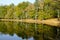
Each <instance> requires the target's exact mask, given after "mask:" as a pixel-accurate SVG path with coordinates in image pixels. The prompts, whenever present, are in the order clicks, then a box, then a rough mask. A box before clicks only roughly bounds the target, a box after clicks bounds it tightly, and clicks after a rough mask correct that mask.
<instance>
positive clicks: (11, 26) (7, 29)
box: [0, 22, 57, 40]
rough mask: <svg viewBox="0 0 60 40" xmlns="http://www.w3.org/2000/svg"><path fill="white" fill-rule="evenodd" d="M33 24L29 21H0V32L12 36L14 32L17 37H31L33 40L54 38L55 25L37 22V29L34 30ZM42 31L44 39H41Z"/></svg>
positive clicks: (52, 39)
mask: <svg viewBox="0 0 60 40" xmlns="http://www.w3.org/2000/svg"><path fill="white" fill-rule="evenodd" d="M26 26H27V27H26ZM34 26H35V24H29V23H22V24H21V23H20V22H0V32H1V33H3V34H9V35H11V36H13V35H14V34H16V35H17V36H18V37H21V38H22V39H27V40H28V39H29V38H31V37H33V38H34V40H54V39H55V36H56V29H57V28H55V27H51V26H48V25H43V27H44V28H42V24H40V25H39V24H37V29H36V30H35V27H34ZM43 33H44V39H43V37H42V36H43Z"/></svg>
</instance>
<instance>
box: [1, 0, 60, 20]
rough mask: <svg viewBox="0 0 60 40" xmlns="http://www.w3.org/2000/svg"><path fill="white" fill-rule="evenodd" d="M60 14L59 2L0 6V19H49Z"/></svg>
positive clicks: (45, 1)
mask: <svg viewBox="0 0 60 40" xmlns="http://www.w3.org/2000/svg"><path fill="white" fill-rule="evenodd" d="M59 12H60V0H44V1H39V0H37V1H35V2H34V3H30V2H28V1H27V2H22V3H19V4H18V5H14V4H13V3H12V4H10V5H0V18H7V19H21V18H22V19H26V18H28V19H35V16H36V17H37V19H40V20H42V19H50V18H57V17H58V16H59V15H60V14H59V15H58V13H59Z"/></svg>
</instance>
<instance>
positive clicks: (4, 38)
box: [0, 34, 33, 40]
mask: <svg viewBox="0 0 60 40" xmlns="http://www.w3.org/2000/svg"><path fill="white" fill-rule="evenodd" d="M0 40H22V38H20V37H18V36H17V35H16V34H14V36H10V35H8V34H6V35H4V34H0ZM24 40H26V39H24ZM28 40H33V38H30V39H28Z"/></svg>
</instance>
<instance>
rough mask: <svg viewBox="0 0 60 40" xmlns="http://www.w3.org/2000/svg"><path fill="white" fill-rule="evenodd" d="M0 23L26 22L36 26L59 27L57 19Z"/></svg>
mask: <svg viewBox="0 0 60 40" xmlns="http://www.w3.org/2000/svg"><path fill="white" fill-rule="evenodd" d="M0 20H1V21H16V22H27V23H37V24H47V25H51V26H56V27H60V26H59V25H60V24H59V23H60V21H58V20H57V18H53V19H47V20H33V19H22V20H19V19H0Z"/></svg>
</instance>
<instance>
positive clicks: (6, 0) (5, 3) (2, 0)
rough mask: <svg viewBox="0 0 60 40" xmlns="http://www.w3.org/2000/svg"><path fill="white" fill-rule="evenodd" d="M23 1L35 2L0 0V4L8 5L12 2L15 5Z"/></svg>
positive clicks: (31, 0)
mask: <svg viewBox="0 0 60 40" xmlns="http://www.w3.org/2000/svg"><path fill="white" fill-rule="evenodd" d="M23 1H29V2H31V3H34V2H35V0H0V5H9V4H11V3H14V4H15V5H17V4H18V3H21V2H23Z"/></svg>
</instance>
